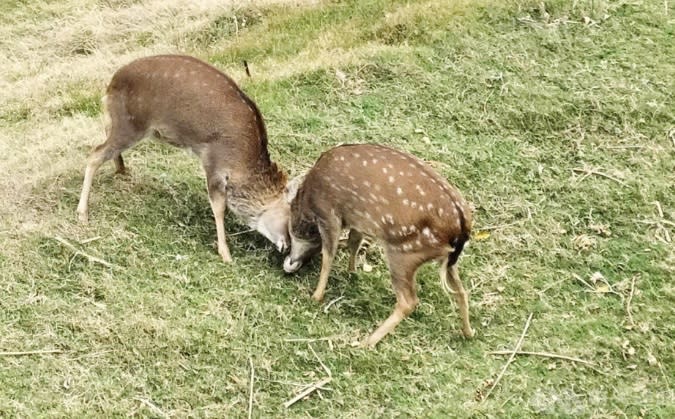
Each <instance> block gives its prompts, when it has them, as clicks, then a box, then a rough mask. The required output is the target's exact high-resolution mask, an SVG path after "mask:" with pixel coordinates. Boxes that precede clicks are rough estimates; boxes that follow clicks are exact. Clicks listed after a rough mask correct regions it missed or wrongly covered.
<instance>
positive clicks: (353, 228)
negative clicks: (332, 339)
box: [284, 144, 473, 346]
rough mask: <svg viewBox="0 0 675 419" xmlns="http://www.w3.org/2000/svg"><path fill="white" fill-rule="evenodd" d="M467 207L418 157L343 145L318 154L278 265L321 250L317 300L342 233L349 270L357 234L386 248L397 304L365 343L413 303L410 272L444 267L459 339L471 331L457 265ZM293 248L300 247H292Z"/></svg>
mask: <svg viewBox="0 0 675 419" xmlns="http://www.w3.org/2000/svg"><path fill="white" fill-rule="evenodd" d="M471 222H472V220H471V210H470V209H469V207H468V205H467V203H466V201H464V199H463V198H462V196H461V195H460V193H459V192H458V191H457V190H456V189H455V188H454V187H452V186H450V185H449V184H448V183H447V181H446V180H445V179H443V178H442V177H441V176H440V175H438V174H437V173H436V172H435V171H433V170H432V169H431V168H430V167H429V166H428V165H427V164H425V163H424V162H422V161H421V160H419V159H417V158H416V157H414V156H412V155H410V154H407V153H403V152H401V151H398V150H394V149H392V148H389V147H385V146H381V145H365V144H364V145H345V146H340V147H336V148H333V149H331V150H329V151H327V152H325V153H323V154H322V155H321V157H320V158H319V159H318V161H317V162H316V164H315V165H314V167H313V168H312V169H311V170H310V171H309V173H308V174H307V175H306V177H305V179H304V181H303V183H302V185H301V186H300V187H299V188H298V190H297V195H296V196H295V197H294V199H293V200H292V202H291V222H290V224H291V227H290V230H291V231H290V233H291V254H290V255H289V256H288V258H287V260H286V262H285V263H284V267H285V269H286V270H287V271H293V270H295V269H297V265H298V264H301V263H302V262H303V261H304V260H306V259H307V257H309V256H311V254H312V252H316V249H317V248H318V247H319V246H321V252H322V268H321V275H320V278H319V285H318V286H317V289H316V292H315V293H314V298H315V299H317V300H321V299H322V298H323V295H324V292H325V287H326V283H327V281H328V273H329V271H330V267H331V264H332V260H333V257H334V256H335V252H336V250H337V243H338V237H339V234H340V231H341V230H342V229H343V228H349V229H350V235H349V240H348V247H349V248H350V251H351V255H350V263H349V265H350V269H354V267H355V258H356V253H357V252H358V248H359V246H360V244H361V239H362V236H363V235H364V234H365V235H369V236H373V237H375V238H376V239H378V241H380V242H381V243H382V244H383V245H384V248H385V252H386V255H387V262H388V265H389V269H390V271H391V275H392V284H393V287H394V291H395V292H396V297H397V304H396V309H395V310H394V313H392V315H391V316H390V317H389V318H388V319H387V320H386V321H385V322H384V323H383V324H382V325H381V326H380V327H379V328H378V329H377V330H376V331H375V332H374V333H373V334H372V335H371V336H370V337H369V338H368V340H367V341H366V343H367V344H368V345H369V346H373V345H375V344H376V343H377V342H378V341H379V340H380V339H382V337H384V336H385V335H386V334H387V333H389V332H390V331H391V330H393V328H394V327H395V326H396V325H397V324H398V323H399V322H400V321H401V320H402V319H403V318H405V317H406V316H407V315H408V314H410V313H411V312H412V311H413V310H414V308H415V306H416V305H417V303H418V299H417V295H416V292H415V272H416V271H417V269H418V268H419V266H420V265H422V264H423V263H425V262H427V261H430V260H438V261H440V262H441V263H442V269H441V278H442V280H443V283H444V284H445V285H447V286H448V287H450V288H452V289H453V290H454V291H455V292H456V295H457V301H458V303H459V306H460V313H461V315H462V320H463V326H462V331H463V333H464V335H465V336H467V337H468V336H472V335H473V330H472V329H471V326H470V324H469V318H468V298H467V295H466V292H465V291H464V288H463V287H462V284H461V282H460V280H459V275H458V273H457V269H456V266H455V263H456V261H457V258H458V257H459V254H460V253H461V251H462V248H463V246H464V244H465V243H466V241H467V240H468V239H469V235H470V232H471ZM298 249H299V250H298Z"/></svg>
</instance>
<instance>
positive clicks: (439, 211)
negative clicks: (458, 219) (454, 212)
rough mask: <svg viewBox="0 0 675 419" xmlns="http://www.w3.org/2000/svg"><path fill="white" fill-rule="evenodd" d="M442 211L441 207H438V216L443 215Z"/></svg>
mask: <svg viewBox="0 0 675 419" xmlns="http://www.w3.org/2000/svg"><path fill="white" fill-rule="evenodd" d="M443 212H444V211H443V208H439V209H438V215H439V216H443Z"/></svg>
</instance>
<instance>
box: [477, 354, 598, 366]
mask: <svg viewBox="0 0 675 419" xmlns="http://www.w3.org/2000/svg"><path fill="white" fill-rule="evenodd" d="M512 353H513V351H492V352H488V354H490V355H510V354H512ZM515 354H516V355H533V356H541V357H544V358H555V359H565V360H567V361H572V362H578V363H580V364H586V365H591V366H594V365H595V364H594V363H592V362H591V361H586V360H583V359H579V358H574V357H572V356H567V355H558V354H552V353H550V352H531V351H518V352H516V353H515Z"/></svg>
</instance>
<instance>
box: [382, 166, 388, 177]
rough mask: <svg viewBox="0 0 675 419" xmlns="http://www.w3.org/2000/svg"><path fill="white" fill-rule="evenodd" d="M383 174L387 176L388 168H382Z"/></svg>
mask: <svg viewBox="0 0 675 419" xmlns="http://www.w3.org/2000/svg"><path fill="white" fill-rule="evenodd" d="M382 173H384V174H385V175H386V174H387V168H386V167H383V168H382Z"/></svg>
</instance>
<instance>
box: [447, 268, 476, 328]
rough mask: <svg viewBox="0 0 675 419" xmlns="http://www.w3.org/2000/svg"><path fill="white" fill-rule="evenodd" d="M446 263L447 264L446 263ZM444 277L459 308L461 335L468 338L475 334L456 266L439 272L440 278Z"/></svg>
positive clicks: (467, 300) (466, 298)
mask: <svg viewBox="0 0 675 419" xmlns="http://www.w3.org/2000/svg"><path fill="white" fill-rule="evenodd" d="M446 263H447V262H446ZM443 275H445V279H447V284H448V285H449V286H450V288H451V289H452V292H453V294H454V296H455V301H456V302H457V307H458V308H459V315H460V317H461V318H462V334H463V335H464V337H467V338H470V337H473V335H474V334H475V332H474V330H473V329H472V328H471V323H470V322H469V296H468V294H467V292H466V290H465V289H464V285H462V281H461V280H460V279H459V272H458V271H457V264H454V265H452V266H448V267H447V270H446V271H445V272H441V276H443Z"/></svg>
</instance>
